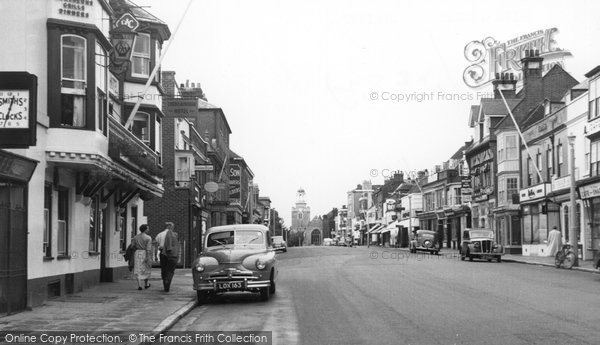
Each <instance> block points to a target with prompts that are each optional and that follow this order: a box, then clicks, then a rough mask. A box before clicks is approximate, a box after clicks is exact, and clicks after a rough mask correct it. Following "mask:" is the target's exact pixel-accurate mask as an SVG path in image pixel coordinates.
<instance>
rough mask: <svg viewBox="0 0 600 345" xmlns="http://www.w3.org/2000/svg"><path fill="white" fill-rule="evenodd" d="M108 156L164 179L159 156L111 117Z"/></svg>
mask: <svg viewBox="0 0 600 345" xmlns="http://www.w3.org/2000/svg"><path fill="white" fill-rule="evenodd" d="M109 132H110V134H109V137H108V155H109V157H110V158H112V159H113V160H115V161H119V162H125V163H127V164H128V165H133V166H134V168H135V167H137V168H138V169H139V170H140V171H141V172H145V173H147V174H149V175H151V176H154V177H160V178H163V177H164V173H163V171H162V169H161V168H160V167H159V166H158V164H159V162H160V160H159V157H158V154H157V153H156V152H154V150H152V149H151V148H149V147H148V146H146V145H145V144H144V143H143V142H142V141H141V140H140V139H138V138H137V137H136V136H135V135H134V134H133V133H131V132H130V131H128V130H127V129H125V127H123V125H121V124H120V123H119V122H118V121H117V120H115V119H113V118H112V117H109Z"/></svg>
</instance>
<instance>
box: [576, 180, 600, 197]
mask: <svg viewBox="0 0 600 345" xmlns="http://www.w3.org/2000/svg"><path fill="white" fill-rule="evenodd" d="M579 194H580V195H581V198H582V199H590V198H595V197H598V196H600V183H594V184H590V185H587V186H581V187H579Z"/></svg>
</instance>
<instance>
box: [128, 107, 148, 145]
mask: <svg viewBox="0 0 600 345" xmlns="http://www.w3.org/2000/svg"><path fill="white" fill-rule="evenodd" d="M149 124H150V114H148V113H142V112H138V113H136V114H135V117H134V118H133V125H132V126H131V132H132V133H133V135H135V136H136V137H137V138H138V139H140V140H141V141H143V142H144V144H146V146H150V126H149Z"/></svg>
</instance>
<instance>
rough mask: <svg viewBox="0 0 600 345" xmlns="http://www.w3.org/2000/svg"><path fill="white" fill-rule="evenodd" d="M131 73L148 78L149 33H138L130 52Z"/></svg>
mask: <svg viewBox="0 0 600 345" xmlns="http://www.w3.org/2000/svg"><path fill="white" fill-rule="evenodd" d="M131 75H132V76H133V77H140V78H148V76H149V75H150V35H148V34H138V36H137V37H136V38H135V44H134V46H133V52H132V53H131Z"/></svg>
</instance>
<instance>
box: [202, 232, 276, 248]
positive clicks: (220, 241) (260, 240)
mask: <svg viewBox="0 0 600 345" xmlns="http://www.w3.org/2000/svg"><path fill="white" fill-rule="evenodd" d="M264 243H265V237H264V235H263V233H262V232H261V231H256V230H232V231H221V232H215V233H212V234H209V235H208V239H207V240H206V247H214V246H226V245H232V244H233V245H247V244H264Z"/></svg>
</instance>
